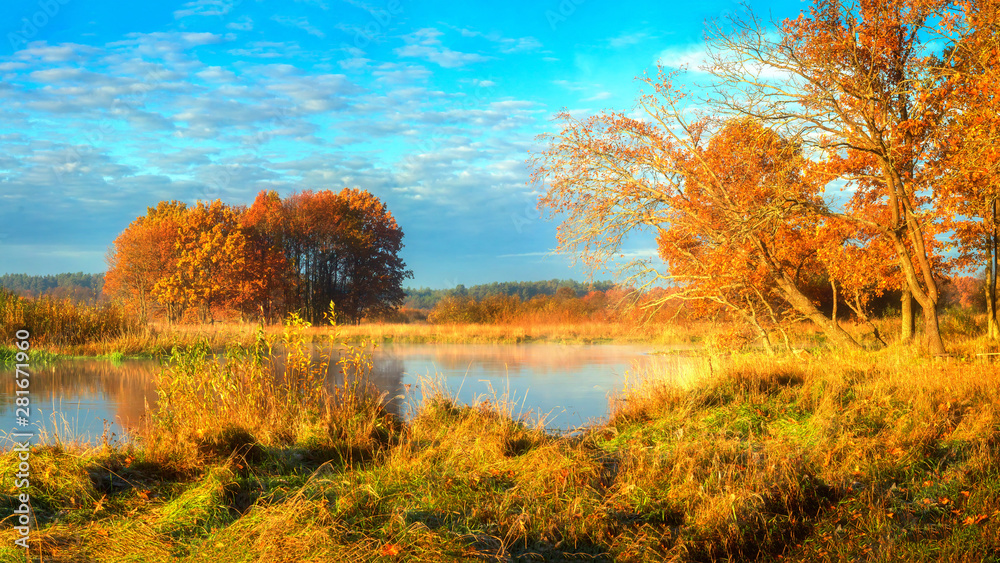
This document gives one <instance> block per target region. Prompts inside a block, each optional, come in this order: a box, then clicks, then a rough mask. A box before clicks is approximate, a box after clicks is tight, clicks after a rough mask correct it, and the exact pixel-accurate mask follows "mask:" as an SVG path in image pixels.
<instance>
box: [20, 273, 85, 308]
mask: <svg viewBox="0 0 1000 563" xmlns="http://www.w3.org/2000/svg"><path fill="white" fill-rule="evenodd" d="M0 287H3V288H6V289H8V290H10V291H13V292H14V293H16V294H18V295H21V296H23V297H41V296H43V295H44V296H48V297H52V298H53V299H70V300H72V301H75V302H81V303H91V304H93V303H96V302H97V301H98V300H99V299H100V297H101V291H102V290H103V288H104V274H103V273H101V274H85V273H83V272H76V273H63V274H55V275H41V276H33V275H29V274H3V275H0Z"/></svg>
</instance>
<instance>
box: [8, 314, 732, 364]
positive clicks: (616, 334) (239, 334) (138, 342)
mask: <svg viewBox="0 0 1000 563" xmlns="http://www.w3.org/2000/svg"><path fill="white" fill-rule="evenodd" d="M258 328H259V325H257V324H252V323H232V322H227V323H215V324H212V325H167V324H165V323H156V324H151V325H149V326H145V327H142V328H140V329H135V330H131V331H129V332H126V333H122V334H117V335H110V336H104V337H100V338H95V339H94V340H90V341H84V342H76V343H62V344H57V343H50V342H45V341H42V342H41V343H40V344H38V345H37V346H35V350H36V351H41V352H44V353H45V354H48V355H50V356H64V357H74V356H109V357H110V356H112V355H114V356H117V357H164V356H169V355H170V353H171V351H172V350H174V349H175V348H176V349H182V350H186V349H190V348H192V347H194V346H195V345H196V344H198V345H200V344H202V343H207V345H208V346H209V348H210V349H212V350H214V351H222V350H225V349H226V348H228V347H232V346H246V345H248V344H250V343H251V342H252V341H253V339H254V334H255V333H256V331H257V329H258ZM282 330H283V329H282V327H281V326H269V327H265V331H266V332H267V333H268V334H269V335H271V336H273V337H278V336H279V335H280V334H281V332H282ZM334 335H339V336H338V338H340V339H342V340H343V341H345V342H349V343H361V342H376V343H391V342H396V343H412V344H430V343H442V344H444V343H447V344H455V343H466V344H518V343H529V342H554V343H573V344H597V343H648V344H659V345H674V344H705V343H715V342H716V340H717V339H718V338H719V329H718V328H717V327H715V326H713V325H712V324H711V323H687V324H683V325H680V324H647V325H639V326H636V325H631V324H626V323H608V322H579V323H553V324H534V323H524V324H501V325H487V324H427V323H413V324H410V323H362V324H358V325H345V326H340V327H337V328H336V329H331V328H329V327H313V328H309V329H308V330H307V331H306V332H305V336H306V338H308V339H309V340H310V341H312V342H317V343H318V342H324V341H326V340H327V339H329V338H330V337H331V336H334ZM9 349H10V350H11V351H12V350H13V349H12V348H9ZM3 350H5V348H3V347H0V360H3V358H5V357H6V356H5V355H4V352H3Z"/></svg>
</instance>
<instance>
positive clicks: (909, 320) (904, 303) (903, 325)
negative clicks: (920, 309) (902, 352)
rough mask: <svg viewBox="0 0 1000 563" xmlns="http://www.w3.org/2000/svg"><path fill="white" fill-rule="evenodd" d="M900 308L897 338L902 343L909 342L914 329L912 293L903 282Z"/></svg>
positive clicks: (911, 339)
mask: <svg viewBox="0 0 1000 563" xmlns="http://www.w3.org/2000/svg"><path fill="white" fill-rule="evenodd" d="M900 310H901V311H902V315H900V317H901V318H900V323H899V324H900V327H899V328H900V330H899V340H900V341H901V342H904V343H909V342H912V341H913V334H914V332H915V331H916V318H915V317H914V315H913V294H912V293H910V287H909V286H908V285H906V284H905V283H904V284H903V297H902V299H900Z"/></svg>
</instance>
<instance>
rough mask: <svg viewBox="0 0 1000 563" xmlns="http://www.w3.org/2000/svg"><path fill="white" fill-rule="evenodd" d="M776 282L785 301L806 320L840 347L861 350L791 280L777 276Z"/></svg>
mask: <svg viewBox="0 0 1000 563" xmlns="http://www.w3.org/2000/svg"><path fill="white" fill-rule="evenodd" d="M775 281H776V282H777V286H778V289H779V291H780V292H781V296H782V297H783V298H784V299H785V301H786V302H787V303H788V304H789V305H791V306H792V308H793V309H795V310H796V311H798V312H799V313H801V314H802V315H804V316H805V317H806V318H808V319H809V320H811V321H812V322H814V323H816V325H817V326H818V327H820V329H822V330H823V333H824V334H826V336H827V337H828V338H829V339H830V340H831V341H832V342H833V343H835V344H837V345H840V346H847V347H849V348H861V345H860V344H858V341H857V340H855V339H854V337H853V336H851V335H850V334H849V333H848V332H847V331H845V330H844V329H843V328H841V327H840V325H839V324H837V323H835V322H833V321H831V320H830V319H828V318H826V315H824V314H823V313H822V312H821V311H820V310H819V309H817V308H816V306H815V305H813V303H812V301H810V300H809V298H808V297H806V296H805V295H803V294H802V292H801V291H799V289H798V288H797V287H795V284H794V283H792V281H791V280H789V279H787V277H786V276H784V275H779V276H776V279H775Z"/></svg>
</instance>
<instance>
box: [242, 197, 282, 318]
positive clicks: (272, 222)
mask: <svg viewBox="0 0 1000 563" xmlns="http://www.w3.org/2000/svg"><path fill="white" fill-rule="evenodd" d="M283 217H284V215H283V211H282V204H281V198H280V197H279V196H278V194H277V192H274V191H268V192H265V191H262V192H260V193H259V194H258V195H257V198H256V199H255V200H254V203H253V205H251V206H250V207H249V208H248V209H245V210H242V212H241V213H240V216H239V221H240V228H241V229H242V230H243V234H244V236H245V238H246V246H245V250H246V267H245V268H244V269H243V271H242V272H241V276H240V278H239V279H238V281H237V283H238V284H239V288H238V289H237V291H236V292H235V295H234V296H233V299H232V304H233V306H234V307H236V309H238V310H239V311H240V313H241V314H242V315H243V316H244V317H245V318H253V317H256V316H258V315H260V316H262V317H263V318H265V319H268V320H274V319H275V318H277V317H280V316H281V315H283V313H284V310H285V309H287V307H286V304H287V303H288V302H289V295H290V293H291V291H292V287H293V286H294V283H295V276H294V274H293V272H292V271H291V265H290V263H289V261H288V258H287V257H286V256H285V252H284V247H283V243H284V241H283V240H282V239H281V238H280V235H281V234H282V233H283V230H282V229H281V222H282V221H283Z"/></svg>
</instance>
